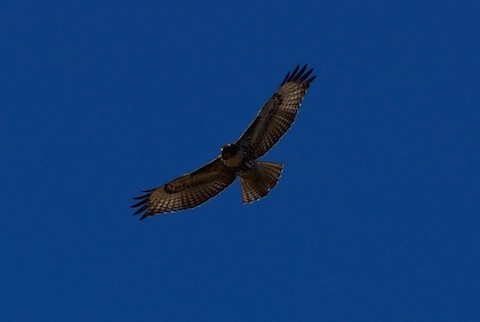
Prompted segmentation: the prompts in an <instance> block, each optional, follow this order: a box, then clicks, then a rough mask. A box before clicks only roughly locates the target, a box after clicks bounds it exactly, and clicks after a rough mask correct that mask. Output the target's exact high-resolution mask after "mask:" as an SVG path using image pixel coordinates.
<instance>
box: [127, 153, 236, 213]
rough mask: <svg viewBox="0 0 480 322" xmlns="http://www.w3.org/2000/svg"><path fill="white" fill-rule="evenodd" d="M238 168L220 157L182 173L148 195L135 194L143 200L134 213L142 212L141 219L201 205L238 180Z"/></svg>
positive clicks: (138, 198) (149, 191)
mask: <svg viewBox="0 0 480 322" xmlns="http://www.w3.org/2000/svg"><path fill="white" fill-rule="evenodd" d="M235 178H236V175H235V171H232V170H229V169H228V168H227V167H225V165H224V164H223V162H222V161H221V159H220V158H217V159H215V160H213V161H212V162H210V163H208V164H206V165H204V166H203V167H201V168H200V169H198V170H196V171H194V172H192V173H189V174H186V175H183V176H181V177H179V178H177V179H175V180H172V181H171V182H169V183H167V184H165V185H163V186H161V187H158V188H156V189H152V190H147V191H144V192H147V194H145V195H143V196H140V197H136V198H134V199H137V200H140V202H138V203H136V204H135V205H133V206H132V207H140V208H139V209H137V211H136V212H135V213H134V215H138V214H140V213H143V215H142V217H141V218H140V220H143V219H145V218H147V217H148V216H152V215H154V214H159V213H166V212H172V211H177V210H184V209H188V208H193V207H196V206H198V205H201V204H202V203H204V202H205V201H207V200H209V199H210V198H213V197H214V196H216V195H217V194H219V193H220V192H221V191H222V190H224V189H225V188H226V187H228V186H229V185H230V184H231V183H232V182H233V181H235Z"/></svg>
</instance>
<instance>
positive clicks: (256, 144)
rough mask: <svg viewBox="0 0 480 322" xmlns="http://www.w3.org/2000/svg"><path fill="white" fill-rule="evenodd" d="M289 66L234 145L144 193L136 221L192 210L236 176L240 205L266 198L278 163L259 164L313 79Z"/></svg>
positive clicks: (278, 171)
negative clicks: (194, 168) (139, 215)
mask: <svg viewBox="0 0 480 322" xmlns="http://www.w3.org/2000/svg"><path fill="white" fill-rule="evenodd" d="M306 68H307V66H306V65H305V66H304V67H303V68H302V69H299V67H298V66H297V68H295V70H294V71H293V72H292V73H291V74H290V73H288V74H287V76H286V77H285V79H284V80H283V82H282V84H281V86H280V88H279V89H278V90H277V92H276V93H275V94H273V96H272V97H271V98H270V100H268V101H267V103H266V104H265V105H264V106H263V108H262V109H261V110H260V112H259V113H258V115H257V117H256V118H255V119H254V121H253V122H252V124H250V126H249V127H248V128H247V130H246V131H245V133H244V134H243V135H242V136H241V137H240V139H238V140H237V141H236V142H235V143H230V144H227V145H225V146H223V147H222V148H221V153H220V156H218V157H217V158H216V159H215V160H213V161H211V162H210V163H208V164H206V165H205V166H203V167H201V168H200V169H198V170H196V171H194V172H192V173H190V174H186V175H183V176H181V177H179V178H177V179H175V180H172V181H171V182H169V183H167V184H165V185H163V186H160V187H158V188H156V189H152V190H148V191H145V192H147V194H145V195H143V196H140V197H136V198H134V199H138V200H140V202H138V203H136V204H135V205H133V206H132V207H140V208H139V209H137V211H136V212H135V215H136V214H140V213H142V212H143V213H144V214H143V216H142V217H141V218H140V219H145V218H146V217H148V216H153V215H155V214H161V213H168V212H172V211H178V210H183V209H188V208H193V207H196V206H198V205H200V204H202V203H204V202H205V201H207V200H208V199H210V198H212V197H214V196H215V195H217V194H218V193H220V192H221V191H222V190H224V189H225V188H226V187H228V186H229V185H230V184H231V183H232V182H233V181H235V179H236V177H237V176H238V177H240V181H241V187H242V201H243V203H250V202H253V201H255V200H258V199H260V198H262V197H264V196H266V195H267V194H268V192H269V191H270V190H271V189H272V188H273V187H274V186H275V185H276V184H277V182H278V179H279V178H280V175H281V173H282V170H283V164H281V163H275V162H264V161H259V160H258V158H260V157H261V156H263V155H264V154H265V153H266V152H268V151H269V150H270V149H271V148H272V147H273V145H275V143H277V142H278V140H279V139H280V138H281V136H282V135H283V134H285V132H286V131H287V130H288V129H289V128H290V126H291V125H292V123H293V122H294V120H295V116H296V115H297V112H298V108H299V107H300V104H301V102H302V100H303V97H304V96H305V93H306V91H307V89H308V87H309V86H310V84H311V82H312V81H313V80H314V79H315V76H313V77H310V78H308V77H309V76H310V74H311V73H312V71H313V70H312V69H310V70H309V71H307V72H305V71H306Z"/></svg>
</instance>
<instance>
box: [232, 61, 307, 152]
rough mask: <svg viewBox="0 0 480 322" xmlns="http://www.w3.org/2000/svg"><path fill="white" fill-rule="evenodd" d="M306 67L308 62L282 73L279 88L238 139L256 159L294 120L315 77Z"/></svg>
mask: <svg viewBox="0 0 480 322" xmlns="http://www.w3.org/2000/svg"><path fill="white" fill-rule="evenodd" d="M306 69H307V65H305V66H303V67H302V69H299V66H297V67H296V68H295V69H294V70H293V72H292V73H290V72H289V73H288V74H287V76H285V79H284V80H283V82H282V84H281V85H280V88H279V89H278V90H277V91H276V92H275V94H273V96H272V97H271V98H270V99H269V100H268V102H267V103H266V104H265V105H264V106H263V107H262V109H261V110H260V112H259V113H258V115H257V117H256V118H255V120H254V121H253V122H252V124H250V126H249V127H248V129H247V130H246V131H245V133H244V134H243V135H242V136H241V137H240V139H238V141H237V144H241V145H245V146H248V147H249V148H250V151H251V152H252V153H253V154H254V155H255V157H256V158H259V157H261V156H262V155H264V154H265V153H267V152H268V150H270V149H271V148H272V147H273V146H274V145H275V143H277V142H278V140H279V139H280V138H281V137H282V135H284V134H285V132H287V130H288V129H289V128H290V126H291V125H292V124H293V122H294V121H295V117H296V115H297V112H298V109H299V108H300V104H301V103H302V100H303V97H304V96H305V93H306V92H307V89H308V87H309V86H310V84H311V83H312V82H313V80H314V79H315V77H316V76H312V77H310V78H309V76H310V74H311V73H312V72H313V69H310V70H308V71H307V72H305V71H306Z"/></svg>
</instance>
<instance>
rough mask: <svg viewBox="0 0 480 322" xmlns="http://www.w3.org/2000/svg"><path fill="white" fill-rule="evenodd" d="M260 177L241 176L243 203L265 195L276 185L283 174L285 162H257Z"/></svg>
mask: <svg viewBox="0 0 480 322" xmlns="http://www.w3.org/2000/svg"><path fill="white" fill-rule="evenodd" d="M257 167H258V174H259V175H258V177H256V178H241V180H240V182H241V186H242V201H243V203H249V202H253V201H255V200H258V199H260V198H262V197H265V196H266V195H267V194H268V192H269V191H270V190H271V189H272V188H273V187H275V185H276V184H277V182H278V179H280V175H281V174H282V170H283V164H282V163H276V162H262V161H259V162H257Z"/></svg>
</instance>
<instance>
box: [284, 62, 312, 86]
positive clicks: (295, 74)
mask: <svg viewBox="0 0 480 322" xmlns="http://www.w3.org/2000/svg"><path fill="white" fill-rule="evenodd" d="M307 68H308V64H305V65H303V66H302V68H300V64H299V65H297V66H296V67H295V68H294V69H293V71H291V72H288V73H287V75H286V76H285V78H284V79H283V81H282V84H281V85H283V84H285V83H287V82H301V83H311V82H312V81H313V80H314V79H315V76H313V77H311V78H308V77H309V76H310V75H311V74H312V73H313V68H310V69H308V70H307Z"/></svg>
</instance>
